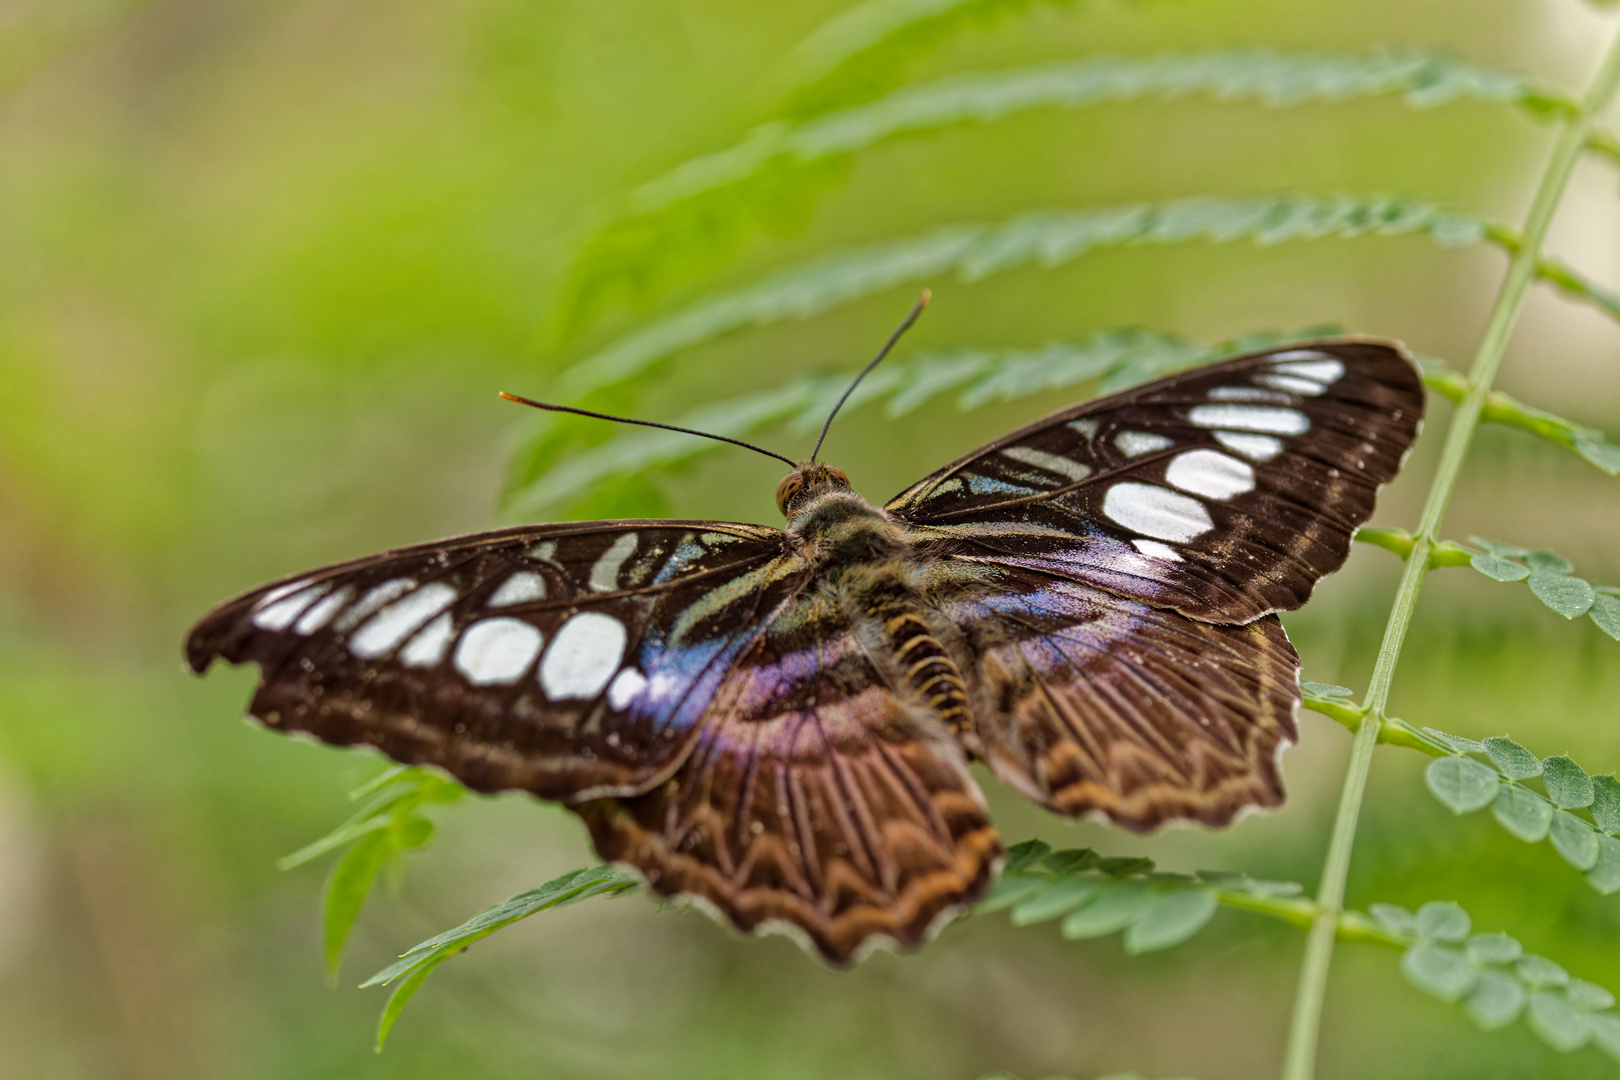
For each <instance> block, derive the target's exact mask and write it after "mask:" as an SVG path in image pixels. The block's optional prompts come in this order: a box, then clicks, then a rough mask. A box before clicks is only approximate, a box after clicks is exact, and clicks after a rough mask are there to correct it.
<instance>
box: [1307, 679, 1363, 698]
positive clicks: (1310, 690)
mask: <svg viewBox="0 0 1620 1080" xmlns="http://www.w3.org/2000/svg"><path fill="white" fill-rule="evenodd" d="M1299 688H1300V689H1301V690H1303V691H1305V693H1306V694H1308V695H1310V696H1311V697H1318V698H1353V697H1355V696H1356V692H1355V691H1354V690H1352V689H1350V688H1349V687H1348V686H1337V685H1335V684H1333V683H1319V682H1312V681H1311V680H1310V679H1301V680H1299Z"/></svg>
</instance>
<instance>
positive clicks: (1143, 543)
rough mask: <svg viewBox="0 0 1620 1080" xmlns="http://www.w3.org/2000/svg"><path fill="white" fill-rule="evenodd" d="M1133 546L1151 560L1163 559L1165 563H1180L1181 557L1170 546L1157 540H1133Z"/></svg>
mask: <svg viewBox="0 0 1620 1080" xmlns="http://www.w3.org/2000/svg"><path fill="white" fill-rule="evenodd" d="M1131 546H1132V547H1134V548H1135V549H1136V550H1137V551H1140V552H1141V553H1142V554H1144V555H1146V556H1147V557H1148V558H1150V559H1163V560H1164V561H1165V562H1180V561H1181V556H1180V555H1177V554H1176V549H1175V548H1173V547H1171V546H1170V545H1169V544H1161V543H1159V542H1158V541H1157V540H1132V541H1131Z"/></svg>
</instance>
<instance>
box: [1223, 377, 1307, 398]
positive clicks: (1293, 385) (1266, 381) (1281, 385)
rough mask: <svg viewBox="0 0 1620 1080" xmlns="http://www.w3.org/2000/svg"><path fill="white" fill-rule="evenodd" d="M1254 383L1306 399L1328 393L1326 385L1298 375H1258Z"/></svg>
mask: <svg viewBox="0 0 1620 1080" xmlns="http://www.w3.org/2000/svg"><path fill="white" fill-rule="evenodd" d="M1254 381H1255V382H1257V383H1259V384H1260V385H1262V386H1269V387H1271V388H1272V389H1273V390H1281V391H1283V392H1284V393H1288V394H1299V395H1302V396H1304V397H1316V396H1318V395H1320V394H1325V393H1327V386H1326V385H1324V384H1322V383H1319V382H1317V381H1316V380H1315V379H1302V378H1300V377H1299V376H1298V375H1256V376H1255V377H1254ZM1212 396H1213V395H1212Z"/></svg>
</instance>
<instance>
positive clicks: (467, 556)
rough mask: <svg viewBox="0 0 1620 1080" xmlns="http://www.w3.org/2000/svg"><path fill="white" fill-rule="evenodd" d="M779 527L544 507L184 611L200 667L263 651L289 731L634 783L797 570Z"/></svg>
mask: <svg viewBox="0 0 1620 1080" xmlns="http://www.w3.org/2000/svg"><path fill="white" fill-rule="evenodd" d="M803 578H804V573H803V570H802V567H801V565H800V563H799V560H798V559H797V558H796V557H795V556H793V555H792V554H791V553H790V552H788V550H787V546H786V540H785V534H783V533H781V532H780V531H778V530H776V529H765V528H760V527H757V526H750V525H732V524H725V523H719V522H679V521H619V522H597V523H586V524H578V525H541V526H532V527H525V528H516V529H506V530H502V531H498V532H491V533H483V534H480V535H476V536H468V537H461V538H457V539H453V540H446V541H440V542H437V543H432V544H422V545H419V546H416V547H410V548H404V549H401V550H398V551H391V552H385V553H383V554H381V555H374V556H371V557H369V558H365V559H357V560H355V561H353V562H347V563H341V564H339V565H336V566H329V567H326V568H324V569H321V570H316V571H313V572H311V573H308V574H304V575H300V576H299V577H298V578H296V579H294V580H291V581H286V582H280V583H276V584H272V585H268V586H264V587H262V588H259V589H255V590H254V591H252V592H249V593H246V594H244V595H242V596H239V597H237V598H236V599H234V600H231V601H229V602H227V603H225V604H223V605H221V606H220V607H219V608H218V609H217V610H215V611H214V612H212V613H211V614H209V615H208V616H207V617H206V618H204V619H203V620H202V621H201V622H200V623H198V624H197V626H196V627H195V628H194V629H193V630H192V632H191V636H190V639H189V640H188V641H187V644H186V655H187V658H188V660H189V661H190V663H191V666H192V668H193V669H194V670H196V671H199V672H200V671H203V670H205V669H206V668H207V667H208V665H209V663H210V662H211V661H212V660H213V658H214V657H216V656H219V657H223V658H224V659H226V660H228V661H230V662H231V663H233V664H240V663H246V662H250V661H251V662H256V663H258V664H259V666H260V668H261V671H262V678H261V680H260V683H259V689H258V692H257V693H256V694H255V696H254V698H253V703H252V705H251V706H250V709H251V712H252V714H253V715H254V716H256V717H258V718H259V719H260V720H262V721H264V722H265V723H266V724H268V725H270V726H271V727H274V728H276V729H278V730H281V731H306V732H309V733H310V734H312V735H315V736H316V737H318V738H320V739H322V740H324V741H326V742H329V743H336V744H339V745H349V744H356V743H361V744H370V745H373V746H376V747H378V748H379V749H380V750H382V751H383V752H384V753H386V754H387V755H388V756H390V757H392V758H394V759H395V760H397V761H402V762H405V763H407V764H428V765H437V766H440V767H441V768H443V769H445V770H446V771H447V772H449V773H450V774H451V775H453V776H455V777H456V779H458V780H460V781H461V782H463V783H464V784H466V785H467V786H469V787H472V788H474V789H477V790H479V791H499V790H503V789H509V788H516V789H522V790H525V791H530V792H533V793H534V794H536V795H539V796H542V797H544V798H550V799H569V798H580V797H588V796H590V795H600V794H610V793H611V794H630V793H635V792H640V791H644V790H646V789H647V788H649V787H651V786H653V785H655V784H656V783H658V782H659V781H661V780H662V779H663V778H664V777H665V776H667V775H668V774H669V773H670V771H672V770H673V769H674V768H675V767H676V766H677V765H678V764H679V763H680V761H681V760H682V759H683V758H684V757H685V756H686V754H687V753H688V752H689V751H690V749H691V746H692V741H693V739H694V738H695V736H696V733H697V731H698V729H699V727H700V725H701V723H702V721H703V717H704V715H705V713H706V712H707V710H708V708H709V704H710V700H711V698H712V697H713V696H714V693H715V690H716V688H717V687H718V686H719V685H720V683H721V680H722V679H723V678H724V677H725V674H726V672H727V670H728V669H729V668H730V667H731V665H732V663H734V662H735V661H736V659H737V658H738V657H739V656H740V655H742V653H744V652H745V651H746V650H747V649H748V648H749V647H750V646H751V645H752V644H753V642H754V640H755V639H756V638H757V637H758V636H759V634H760V633H761V632H762V629H763V627H764V626H765V624H766V623H768V622H769V620H770V618H771V617H772V616H773V615H774V614H775V612H776V610H777V609H779V608H780V607H781V606H782V605H783V604H784V603H786V601H787V600H788V598H789V597H791V596H792V595H794V593H795V592H796V591H797V589H798V588H799V587H800V586H801V585H802V582H803Z"/></svg>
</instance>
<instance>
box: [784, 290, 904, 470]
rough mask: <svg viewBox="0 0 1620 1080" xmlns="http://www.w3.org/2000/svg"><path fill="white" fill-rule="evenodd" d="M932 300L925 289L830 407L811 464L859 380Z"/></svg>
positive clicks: (880, 361)
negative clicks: (828, 430)
mask: <svg viewBox="0 0 1620 1080" xmlns="http://www.w3.org/2000/svg"><path fill="white" fill-rule="evenodd" d="M933 298H934V294H933V293H931V292H929V291H928V290H927V289H924V290H923V293H922V295H921V296H919V297H918V298H917V302H916V303H915V304H913V305H912V306H911V313H910V314H909V315H907V316H906V317H905V319H904V320H903V321H902V322H901V323H900V325H899V326H897V327H895V328H894V333H892V334H890V335H889V340H888V341H885V342H884V343H883V348H882V349H881V350H879V351H878V354H877V355H876V356H874V357H872V362H871V363H870V364H867V365H866V366H865V367H863V368H861V373H860V374H859V375H857V376H855V381H854V382H852V383H850V384H849V389H848V390H845V391H844V396H843V397H841V398H839V399H838V404H836V405H834V406H833V407H832V412H830V413H828V414H827V422H826V423H825V424H822V425H821V434H820V435H818V436H816V448H815V449H814V450H812V451H810V461H811V462H812V463H814V462H815V460H816V455H817V454H819V453H821V444H822V442H824V441H825V440H826V438H827V429H828V428H830V427H832V422H833V417H835V416H837V415H838V410H839V409H842V408H843V407H844V402H846V401H848V400H849V395H851V394H853V393H854V392H855V388H856V387H857V386H859V385H861V380H862V379H864V378H866V374H867V372H869V371H871V370H872V369H873V368H875V367H877V366H878V364H880V363H882V362H883V358H884V357H885V356H888V355H889V350H890V349H893V348H894V343H895V342H897V341H899V340H900V335H901V334H903V333H905V332H906V331H907V330H910V329H911V324H912V323H914V322H916V321H917V316H919V315H921V314H922V312H923V308H925V307H927V306H928V301H930V300H932V299H933Z"/></svg>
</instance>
